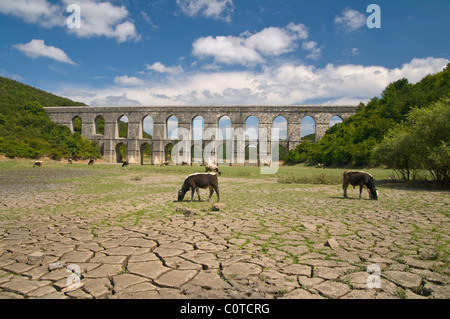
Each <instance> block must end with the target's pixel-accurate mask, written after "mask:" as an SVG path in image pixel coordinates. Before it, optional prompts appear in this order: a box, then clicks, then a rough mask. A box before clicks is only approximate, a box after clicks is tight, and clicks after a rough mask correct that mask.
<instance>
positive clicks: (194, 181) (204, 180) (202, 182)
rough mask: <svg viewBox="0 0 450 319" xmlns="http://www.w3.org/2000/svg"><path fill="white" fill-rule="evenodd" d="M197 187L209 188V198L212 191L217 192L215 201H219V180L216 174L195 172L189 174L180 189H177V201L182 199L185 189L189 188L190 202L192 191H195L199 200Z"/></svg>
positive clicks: (192, 196)
mask: <svg viewBox="0 0 450 319" xmlns="http://www.w3.org/2000/svg"><path fill="white" fill-rule="evenodd" d="M199 188H209V199H208V200H210V199H211V197H212V195H213V194H214V191H215V192H216V194H217V201H218V202H220V196H219V180H218V178H217V174H214V173H197V174H192V175H189V176H188V177H187V178H186V179H185V181H184V183H183V186H182V187H181V189H180V190H179V191H178V201H179V202H181V201H183V199H184V196H185V195H186V193H187V191H188V190H189V189H190V190H191V202H192V200H193V199H194V193H195V192H197V195H198V200H199V201H200V192H199Z"/></svg>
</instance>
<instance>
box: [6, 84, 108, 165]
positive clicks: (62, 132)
mask: <svg viewBox="0 0 450 319" xmlns="http://www.w3.org/2000/svg"><path fill="white" fill-rule="evenodd" d="M44 106H85V104H84V103H79V102H74V101H71V100H69V99H66V98H63V97H59V96H56V95H54V94H51V93H48V92H45V91H42V90H39V89H36V88H34V87H31V86H28V85H25V84H22V83H20V82H17V81H13V80H11V79H8V78H4V77H0V154H3V155H6V156H8V157H25V158H39V157H41V156H50V157H52V158H54V159H61V158H62V157H73V158H87V157H91V156H93V157H100V151H99V147H98V146H97V145H96V144H94V143H91V142H90V141H88V140H86V139H84V138H83V137H82V136H81V135H80V134H79V133H74V134H72V133H71V132H70V130H69V129H68V128H67V127H64V126H61V125H57V124H55V123H53V122H51V121H50V118H49V117H48V115H47V113H46V112H45V111H44V109H43V107H44Z"/></svg>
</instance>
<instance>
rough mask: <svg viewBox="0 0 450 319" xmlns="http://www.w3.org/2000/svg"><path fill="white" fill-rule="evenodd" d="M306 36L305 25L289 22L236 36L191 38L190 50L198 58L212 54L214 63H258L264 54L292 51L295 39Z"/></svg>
mask: <svg viewBox="0 0 450 319" xmlns="http://www.w3.org/2000/svg"><path fill="white" fill-rule="evenodd" d="M307 37H308V29H307V28H306V26H304V25H303V24H294V23H290V24H289V25H288V26H287V27H285V28H278V27H268V28H265V29H263V30H262V31H260V32H257V33H251V32H249V31H246V32H244V33H242V34H241V35H240V36H217V37H212V36H208V37H202V38H199V39H196V40H195V41H194V43H193V45H192V46H193V50H192V54H193V55H194V56H197V57H199V58H208V57H213V58H214V60H215V62H218V63H226V64H241V65H249V64H258V63H264V62H265V58H264V57H268V56H279V55H281V54H284V53H287V52H291V51H293V50H294V49H295V48H296V47H297V46H298V44H297V40H300V39H306V38H307Z"/></svg>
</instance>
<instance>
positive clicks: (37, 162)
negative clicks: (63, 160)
mask: <svg viewBox="0 0 450 319" xmlns="http://www.w3.org/2000/svg"><path fill="white" fill-rule="evenodd" d="M43 165H44V162H43V161H36V162H34V164H33V167H36V166H39V167H42V166H43Z"/></svg>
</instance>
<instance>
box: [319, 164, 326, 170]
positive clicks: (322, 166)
mask: <svg viewBox="0 0 450 319" xmlns="http://www.w3.org/2000/svg"><path fill="white" fill-rule="evenodd" d="M317 168H322V169H323V168H325V165H324V164H322V163H317Z"/></svg>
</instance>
